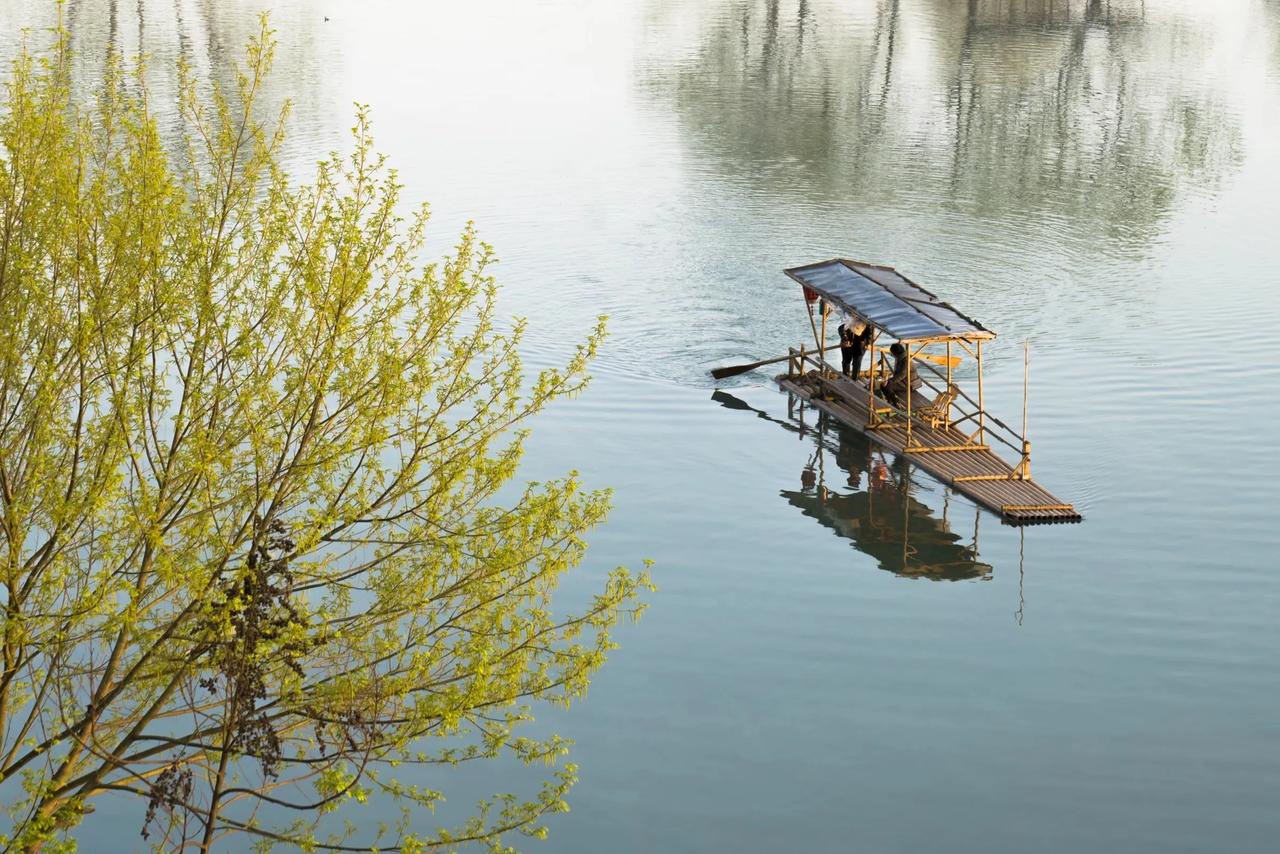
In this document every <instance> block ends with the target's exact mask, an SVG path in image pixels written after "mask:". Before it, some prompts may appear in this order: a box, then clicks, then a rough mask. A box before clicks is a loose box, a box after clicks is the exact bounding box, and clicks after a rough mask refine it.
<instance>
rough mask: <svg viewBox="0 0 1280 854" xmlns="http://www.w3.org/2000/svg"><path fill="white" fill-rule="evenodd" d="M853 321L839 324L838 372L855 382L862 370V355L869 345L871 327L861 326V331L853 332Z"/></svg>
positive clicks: (867, 325) (868, 325)
mask: <svg viewBox="0 0 1280 854" xmlns="http://www.w3.org/2000/svg"><path fill="white" fill-rule="evenodd" d="M854 322H855V321H854V320H853V319H852V318H850V320H849V322H848V323H842V324H840V327H839V329H838V330H837V331H839V333H840V372H841V373H842V374H844V375H845V376H846V377H849V378H850V379H854V380H856V379H857V378H858V373H859V372H860V371H861V370H862V355H863V353H865V352H867V345H868V344H870V343H871V326H870V324H866V323H864V324H862V329H861V330H860V331H858V332H854V331H853V324H854Z"/></svg>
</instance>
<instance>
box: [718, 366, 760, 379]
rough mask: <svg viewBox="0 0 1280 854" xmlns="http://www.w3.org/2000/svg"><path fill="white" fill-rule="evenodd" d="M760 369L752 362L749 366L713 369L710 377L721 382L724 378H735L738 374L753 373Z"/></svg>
mask: <svg viewBox="0 0 1280 854" xmlns="http://www.w3.org/2000/svg"><path fill="white" fill-rule="evenodd" d="M758 367H760V363H759V362H752V363H751V364H750V365H731V366H730V367H727V368H713V369H712V371H711V376H712V377H714V378H715V379H718V380H722V379H724V378H725V377H736V376H737V375H738V374H745V373H746V372H747V371H754V370H755V369H756V368H758Z"/></svg>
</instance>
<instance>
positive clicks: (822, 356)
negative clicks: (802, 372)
mask: <svg viewBox="0 0 1280 854" xmlns="http://www.w3.org/2000/svg"><path fill="white" fill-rule="evenodd" d="M818 305H819V306H821V307H822V340H820V341H819V342H818V364H819V365H820V366H821V367H820V368H819V372H820V373H821V374H822V375H823V376H824V377H825V376H826V375H827V372H826V364H827V356H826V346H827V311H828V310H829V309H830V306H828V305H827V301H826V300H823V301H822V302H820V303H818Z"/></svg>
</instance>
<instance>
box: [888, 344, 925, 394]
mask: <svg viewBox="0 0 1280 854" xmlns="http://www.w3.org/2000/svg"><path fill="white" fill-rule="evenodd" d="M889 352H890V353H891V354H892V355H893V373H892V374H891V375H890V376H889V380H888V382H886V383H885V384H884V396H885V397H886V398H888V400H889V402H890V403H892V404H893V405H894V406H897V407H900V408H901V407H902V406H903V405H904V404H905V403H906V402H907V395H908V394H909V393H910V389H915V388H920V386H921V385H923V384H924V383H923V381H922V380H921V379H920V375H919V374H918V373H916V372H915V371H911V380H910V383H909V384H908V381H907V363H908V359H907V348H906V347H904V346H903V345H902V343H901V342H898V343H895V344H894V345H893V346H892V347H890V348H889Z"/></svg>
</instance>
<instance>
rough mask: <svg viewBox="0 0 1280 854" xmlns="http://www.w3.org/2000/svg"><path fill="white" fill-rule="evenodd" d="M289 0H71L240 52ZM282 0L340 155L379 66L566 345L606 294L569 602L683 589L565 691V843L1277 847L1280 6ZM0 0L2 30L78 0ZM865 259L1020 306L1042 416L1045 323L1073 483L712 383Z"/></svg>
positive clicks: (583, 414)
mask: <svg viewBox="0 0 1280 854" xmlns="http://www.w3.org/2000/svg"><path fill="white" fill-rule="evenodd" d="M265 5H267V4H265V3H264V2H251V1H250V0H244V1H243V2H228V3H221V2H220V3H216V4H215V3H213V2H208V0H138V2H137V3H119V4H117V3H114V2H107V0H70V2H69V3H68V8H67V16H68V23H69V26H70V27H71V29H72V34H73V37H74V38H75V39H76V40H77V42H78V43H79V44H80V45H81V46H82V48H84V49H85V50H87V51H94V50H97V51H100V50H101V48H102V46H103V44H104V43H105V42H107V41H108V40H114V41H115V42H116V43H117V44H118V45H119V46H120V47H121V48H122V49H124V50H125V51H136V50H137V49H138V48H139V45H141V47H142V48H143V49H145V50H147V51H149V52H151V53H152V54H153V56H154V57H155V60H153V61H156V60H164V59H168V58H172V57H175V56H177V55H179V54H184V55H186V56H187V57H188V58H189V59H190V60H191V61H192V62H193V63H194V64H195V65H196V67H197V68H200V69H204V70H206V71H207V72H209V73H214V74H225V73H226V70H227V68H228V63H229V62H230V61H231V60H232V59H234V58H235V57H236V56H238V51H239V48H240V46H241V45H242V44H243V41H244V39H245V37H246V36H247V34H248V33H249V32H250V31H251V30H252V29H253V28H254V23H253V16H254V14H255V13H256V11H257V10H258V9H259V8H262V7H264V6H265ZM272 5H273V6H274V7H275V9H274V12H273V23H274V25H275V26H276V27H277V29H278V36H279V39H280V47H279V63H278V73H277V77H276V80H275V87H276V88H275V93H274V94H275V97H284V96H288V97H291V98H293V99H294V102H295V105H296V109H295V120H294V124H293V128H294V133H293V136H292V137H291V142H290V157H291V159H292V161H293V162H294V163H296V164H297V166H298V168H297V171H298V173H299V174H300V175H301V176H303V177H305V173H306V169H305V168H304V167H305V166H306V165H307V164H309V163H311V162H313V161H314V160H315V159H317V158H318V157H319V156H320V155H322V154H323V153H324V152H326V151H328V150H330V149H333V148H339V147H343V146H345V144H346V133H347V128H348V127H349V126H350V124H351V115H352V108H351V103H352V102H353V101H357V100H358V101H361V102H364V103H368V104H370V105H371V107H372V111H373V117H374V121H375V133H376V135H377V137H378V140H379V147H380V148H381V149H382V150H383V151H385V152H386V153H387V154H388V155H389V156H390V157H391V158H392V160H393V162H394V163H395V165H396V166H397V167H398V168H399V169H400V175H401V177H402V179H403V180H404V182H405V183H406V185H407V196H408V197H409V198H411V199H426V200H429V201H431V203H432V205H433V210H434V211H435V225H434V229H435V231H434V234H435V242H436V246H437V250H438V251H439V252H441V253H442V252H444V251H446V250H447V248H448V247H449V245H450V244H451V241H452V240H453V237H454V235H456V233H457V231H458V230H459V228H460V227H461V225H462V223H463V222H464V221H465V220H467V219H468V218H474V219H475V220H476V221H477V223H478V225H479V227H480V229H481V232H482V234H483V236H484V237H485V238H486V239H487V240H489V241H490V242H492V243H493V244H495V245H496V247H497V249H498V254H499V255H500V257H501V258H502V259H503V260H502V264H501V266H500V268H499V276H500V280H501V282H502V283H503V285H504V297H503V298H504V301H505V305H506V306H507V308H508V310H509V311H510V312H511V313H512V314H522V315H525V316H527V317H528V318H529V319H530V325H531V328H532V334H531V345H530V350H529V354H528V358H529V360H530V361H531V362H534V363H538V362H545V361H551V360H554V359H558V358H559V357H561V356H562V355H563V354H565V353H567V352H569V350H570V348H571V347H572V346H573V344H574V343H575V342H576V341H578V340H579V339H581V338H582V337H583V336H584V335H585V334H586V333H587V331H588V329H589V327H590V324H591V322H592V319H593V318H594V316H595V315H596V314H600V313H604V314H608V315H610V318H611V321H610V323H611V329H612V337H611V339H610V343H609V346H608V348H607V350H606V352H605V353H604V354H603V355H602V356H601V358H600V360H599V363H598V366H597V371H596V376H597V379H596V382H595V384H594V385H593V386H592V388H591V389H590V390H589V391H588V392H587V393H586V394H585V395H583V396H582V397H581V398H580V399H578V400H576V401H572V402H569V403H567V404H565V405H563V406H561V407H559V408H557V409H556V410H555V411H553V412H551V413H549V414H548V415H547V416H546V417H545V418H543V419H541V421H540V422H539V423H538V425H537V428H538V430H537V434H536V439H535V441H534V443H533V446H532V448H531V453H530V457H529V459H528V464H527V467H526V470H525V472H526V475H527V476H528V477H530V478H539V477H544V476H549V475H552V474H556V473H560V472H563V471H565V470H567V469H569V468H577V469H579V470H580V471H581V472H582V473H583V475H584V477H585V478H586V479H587V480H588V481H589V482H590V483H591V484H593V485H609V486H613V487H615V488H616V490H617V503H616V510H615V512H614V514H613V516H612V517H611V520H610V522H609V524H608V525H607V526H606V527H605V528H603V529H601V530H600V531H599V532H597V534H596V535H595V536H594V537H593V540H592V549H591V552H590V555H589V558H590V559H589V562H588V566H587V567H585V568H584V571H583V572H582V573H581V575H580V577H579V578H578V579H576V580H575V581H573V582H571V583H570V584H569V586H568V588H567V589H566V590H565V591H564V594H565V597H564V601H565V602H572V601H576V599H575V597H580V596H582V595H585V594H586V593H587V592H589V590H590V589H591V587H592V586H593V585H594V584H595V583H596V582H597V579H598V577H599V574H600V573H601V572H602V571H603V570H604V569H606V568H608V567H610V566H613V565H615V564H618V563H626V564H629V565H632V566H635V565H638V564H639V562H640V561H641V559H642V558H646V557H647V558H652V559H654V560H655V561H656V562H657V564H656V568H655V576H656V580H657V582H658V584H659V585H660V587H661V591H660V592H659V593H658V594H656V595H655V596H653V597H652V606H651V608H650V610H649V611H648V613H647V614H646V615H645V617H644V619H643V620H642V621H641V623H640V624H639V625H638V626H635V627H629V628H627V629H626V630H625V631H623V632H622V633H621V636H620V640H621V641H622V644H623V646H622V648H621V649H620V650H619V651H618V652H617V653H616V654H614V656H613V657H612V660H611V661H610V663H609V665H608V666H607V667H606V668H605V669H604V670H603V671H602V673H601V674H600V676H599V678H598V679H597V680H596V682H595V684H594V685H593V688H592V691H591V696H590V698H589V699H588V700H587V701H586V702H585V703H583V704H582V705H580V706H576V707H575V708H574V709H573V710H571V711H570V712H569V713H567V714H563V715H562V714H559V713H556V714H546V715H544V716H542V718H541V719H540V721H539V726H540V727H554V728H555V729H556V730H557V731H559V732H561V733H563V734H565V735H568V736H571V737H573V738H574V739H575V740H576V742H577V747H576V749H575V751H574V760H575V761H576V762H578V763H579V765H580V767H581V777H582V782H581V784H580V785H579V786H578V787H577V788H576V789H575V790H574V792H573V794H572V797H571V803H572V806H573V811H572V813H570V814H569V815H567V816H563V817H559V818H557V819H556V820H554V821H553V822H552V825H551V837H550V841H549V842H548V843H546V844H545V845H539V844H538V843H530V844H529V846H528V847H529V848H531V849H532V850H544V849H545V850H553V851H567V852H604V851H609V852H641V851H718V850H724V851H743V852H777V851H815V852H826V851H876V852H879V851H885V852H890V851H959V852H969V851H972V852H987V851H993V850H994V851H1018V852H1021V851H1053V852H1058V851H1061V852H1077V851H1134V852H1161V854H1167V852H1175V851H1240V852H1245V851H1257V852H1262V851H1274V850H1276V844H1277V842H1276V840H1277V839H1278V838H1280V714H1278V713H1277V707H1278V706H1280V655H1278V654H1277V649H1280V559H1277V551H1278V547H1280V525H1278V524H1277V520H1276V513H1277V510H1278V509H1280V461H1278V460H1280V457H1278V456H1277V453H1276V445H1277V443H1278V442H1280V428H1278V427H1277V424H1280V397H1278V396H1277V389H1280V344H1278V343H1277V341H1278V340H1280V337H1278V336H1280V296H1278V295H1277V293H1276V288H1277V286H1278V285H1280V228H1278V225H1280V4H1278V3H1276V2H1274V0H1269V2H1264V0H1252V2H1250V0H1239V2H1232V0H1224V1H1223V2H1214V3H1206V2H1202V1H1199V0H1185V2H1175V1H1174V0H1166V1H1165V2H1162V0H1147V2H1145V3H1143V2H1138V0H1133V2H1124V1H1123V0H1112V1H1111V2H1105V0H1101V2H1098V1H1097V0H1087V2H1082V0H1075V2H1069V1H1068V0H1016V1H1015V0H969V2H959V0H901V2H899V1H898V0H849V2H821V0H811V1H808V2H807V0H793V2H780V0H749V2H748V0H708V2H701V3H691V2H676V0H668V2H663V1H662V0H648V2H631V0H628V2H623V0H609V1H608V2H595V3H588V2H586V0H566V1H565V2H530V0H510V2H488V0H474V2H467V3H413V2H408V0H404V2H362V3H355V2H336V0H329V2H302V1H301V0H299V2H293V3H286V2H278V3H275V4H272ZM0 12H2V16H3V17H2V18H0V25H3V29H2V30H0V32H2V33H3V39H4V43H3V45H0V50H2V51H3V52H4V54H5V55H10V54H11V53H12V51H13V48H14V45H15V44H16V42H17V28H18V27H19V26H21V25H24V24H25V25H35V26H38V25H40V24H41V23H42V22H47V21H48V20H49V19H50V12H49V10H48V8H45V7H43V6H42V5H41V4H39V3H31V2H27V0H0ZM325 16H328V20H327V21H326V20H325ZM86 74H87V75H90V77H91V74H90V73H89V72H86ZM87 79H88V78H87ZM162 95H163V92H161V96H162ZM159 100H160V101H161V102H163V97H160V98H159ZM164 109H165V108H163V107H161V110H162V112H163V111H164ZM166 115H168V116H170V117H172V111H171V110H170V111H169V112H168V113H167V114H166ZM837 255H839V256H845V257H852V258H860V259H865V260H869V261H873V262H877V263H885V264H893V265H895V266H897V267H899V268H900V269H902V270H903V271H904V272H906V273H907V274H908V275H910V276H912V277H913V278H915V279H916V280H918V281H920V282H922V283H924V284H925V285H926V286H928V287H930V288H931V289H932V290H934V291H935V292H937V293H939V294H940V295H941V296H943V297H944V298H946V299H949V300H951V301H952V302H954V303H955V304H956V305H957V306H959V307H960V308H961V309H962V310H964V311H966V312H968V313H969V314H971V315H973V316H975V317H977V318H978V319H979V320H981V321H982V322H983V323H984V324H985V325H987V326H989V327H990V328H992V329H994V330H996V331H997V332H998V333H999V334H1000V336H1001V337H1000V339H998V340H997V341H996V342H995V344H994V345H993V346H992V348H991V351H990V352H991V360H990V363H989V372H988V377H987V379H988V391H987V394H988V402H989V406H990V408H991V410H992V411H994V412H996V413H997V414H1001V415H1004V416H1007V417H1006V420H1010V421H1012V422H1013V423H1015V424H1016V419H1017V416H1018V413H1019V410H1020V406H1021V379H1022V376H1021V374H1022V347H1021V342H1022V341H1023V340H1024V339H1027V338H1029V339H1030V340H1031V352H1032V357H1031V379H1032V382H1031V399H1030V436H1031V439H1032V441H1033V443H1034V446H1035V457H1034V471H1035V474H1036V476H1037V478H1038V479H1039V480H1041V481H1042V482H1043V483H1045V484H1046V485H1047V486H1048V487H1049V488H1050V489H1051V490H1052V491H1054V492H1056V493H1057V494H1059V495H1061V496H1062V497H1064V498H1065V499H1066V500H1069V501H1073V502H1075V503H1076V504H1077V506H1079V507H1080V508H1081V509H1082V510H1083V512H1084V514H1085V517H1086V521H1085V522H1084V523H1083V524H1082V525H1078V526H1062V527H1050V528H1034V529H1029V530H1025V531H1019V530H1017V529H1013V528H1009V527H1006V526H1002V525H1001V524H1000V523H999V521H998V520H997V519H996V518H994V517H992V516H990V515H986V514H983V513H979V512H977V511H976V510H975V508H974V507H973V505H972V504H970V503H968V502H967V501H966V500H964V499H962V498H960V497H958V496H956V495H954V494H949V493H948V491H947V490H945V489H943V488H942V487H940V486H939V485H938V484H937V483H936V482H934V481H932V480H931V479H930V478H929V476H928V475H926V474H924V473H923V472H920V471H918V470H914V469H912V468H911V467H910V466H908V465H906V464H905V463H903V462H901V461H895V460H893V459H892V458H889V457H883V456H882V455H880V454H879V453H878V452H873V451H872V450H871V449H870V448H869V447H868V446H867V444H866V442H865V440H863V439H861V438H860V436H859V435H858V434H848V433H845V432H842V431H840V430H838V429H836V428H834V427H831V426H829V425H827V426H822V425H819V424H818V421H817V419H816V418H815V417H814V414H813V413H812V412H807V413H800V412H789V410H788V405H787V400H786V398H785V397H784V396H783V395H781V394H779V393H778V392H777V390H776V389H775V387H773V386H772V385H771V381H770V376H769V374H768V373H767V372H759V373H755V374H748V375H745V376H743V377H739V378H736V379H734V380H733V381H730V382H727V383H725V384H723V385H722V386H721V387H720V388H717V387H716V386H715V385H714V384H713V383H712V382H711V380H710V378H709V377H708V374H707V371H708V369H709V368H710V367H713V366H715V365H719V364H725V363H731V362H734V361H740V360H742V361H745V360H747V359H750V358H759V357H763V356H766V355H771V354H775V353H778V352H785V347H786V346H787V345H794V344H798V343H799V342H801V341H802V340H804V337H805V335H806V333H807V331H808V324H807V321H806V320H805V316H804V312H803V308H802V306H801V301H800V299H799V296H798V294H797V292H796V288H795V286H794V285H792V284H791V283H790V282H789V280H787V279H786V278H785V277H784V276H783V275H782V274H781V272H780V271H781V269H782V268H783V267H785V266H791V265H795V264H799V263H805V262H809V261H814V260H818V259H822V258H828V257H832V256H837ZM819 482H820V483H819ZM872 482H874V483H875V484H876V485H875V486H871V485H870V484H871V483H872ZM819 485H825V487H826V488H827V489H828V490H830V491H831V497H830V499H829V500H827V501H819V500H818V498H817V494H816V490H817V487H818V486H819ZM509 770H510V769H503V768H497V767H494V768H489V769H478V770H476V771H475V772H472V774H471V776H468V777H466V778H465V779H463V780H462V781H461V783H460V787H461V788H460V789H457V790H455V789H454V788H451V787H449V788H446V792H447V793H449V794H450V795H451V796H452V797H451V803H456V804H457V805H458V806H459V807H460V808H461V807H462V806H465V804H466V802H467V801H468V800H469V799H470V797H471V795H472V794H473V793H474V794H479V793H483V792H491V791H495V790H504V788H506V787H507V786H508V783H509V782H510V778H509V773H508V772H509ZM450 779H452V778H450ZM432 782H436V781H432ZM437 784H440V785H446V786H449V784H448V782H447V781H439V782H438V783H437ZM142 810H143V806H142V805H139V804H134V805H132V806H130V807H129V808H127V809H121V810H104V811H102V812H100V813H99V815H98V816H96V817H95V819H94V821H96V822H97V824H96V825H94V827H96V828H98V833H100V834H102V835H99V836H96V837H92V838H94V839H99V840H106V839H112V840H114V841H113V842H112V844H111V845H109V846H104V847H99V846H98V845H96V844H94V843H92V842H83V843H82V848H83V849H84V850H107V849H108V848H112V849H116V848H125V849H128V848H132V847H136V846H139V845H141V840H140V839H139V838H138V836H137V828H138V827H139V826H140V823H141V813H142ZM371 814H372V813H371Z"/></svg>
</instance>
